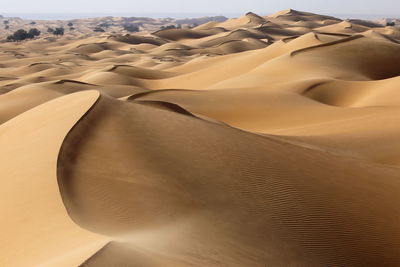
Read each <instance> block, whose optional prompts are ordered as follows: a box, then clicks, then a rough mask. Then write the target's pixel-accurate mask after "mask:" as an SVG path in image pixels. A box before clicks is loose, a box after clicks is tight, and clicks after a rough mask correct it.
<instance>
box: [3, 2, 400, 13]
mask: <svg viewBox="0 0 400 267" xmlns="http://www.w3.org/2000/svg"><path fill="white" fill-rule="evenodd" d="M0 4H1V5H0V14H1V13H3V14H4V13H109V14H111V13H132V14H140V13H163V14H165V13H190V14H193V13H203V14H204V13H210V14H228V13H244V12H247V11H253V12H256V13H257V12H258V13H261V14H267V13H271V12H275V11H278V10H282V9H287V8H293V9H297V10H303V11H311V12H320V13H326V14H393V15H400V14H398V13H400V0H331V1H323V0H303V1H301V0H272V1H268V0H225V1H222V0H195V1H194V0H62V1H60V0H0Z"/></svg>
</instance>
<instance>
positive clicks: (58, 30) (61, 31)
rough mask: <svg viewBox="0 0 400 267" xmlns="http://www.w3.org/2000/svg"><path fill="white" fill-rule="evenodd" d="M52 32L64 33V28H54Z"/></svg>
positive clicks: (55, 33) (56, 33)
mask: <svg viewBox="0 0 400 267" xmlns="http://www.w3.org/2000/svg"><path fill="white" fill-rule="evenodd" d="M53 34H54V35H64V28H62V27H61V28H56V29H55V30H54V31H53Z"/></svg>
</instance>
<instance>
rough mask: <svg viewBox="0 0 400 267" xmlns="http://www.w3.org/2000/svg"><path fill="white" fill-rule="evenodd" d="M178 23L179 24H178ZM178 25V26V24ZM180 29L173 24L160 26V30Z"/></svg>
mask: <svg viewBox="0 0 400 267" xmlns="http://www.w3.org/2000/svg"><path fill="white" fill-rule="evenodd" d="M179 25H180V24H179ZM179 25H178V26H179ZM181 27H182V26H181ZM170 29H180V28H178V27H177V26H175V25H168V26H161V30H170Z"/></svg>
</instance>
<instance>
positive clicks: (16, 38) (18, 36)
mask: <svg viewBox="0 0 400 267" xmlns="http://www.w3.org/2000/svg"><path fill="white" fill-rule="evenodd" d="M34 37H35V35H33V34H32V33H29V32H27V31H25V30H24V29H19V30H17V31H15V32H14V33H13V34H12V35H9V36H7V41H12V42H20V41H23V40H26V39H32V38H34Z"/></svg>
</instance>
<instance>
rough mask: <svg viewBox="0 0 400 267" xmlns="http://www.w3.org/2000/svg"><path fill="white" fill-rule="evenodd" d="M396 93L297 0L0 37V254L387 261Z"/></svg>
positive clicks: (87, 262)
mask: <svg viewBox="0 0 400 267" xmlns="http://www.w3.org/2000/svg"><path fill="white" fill-rule="evenodd" d="M142 19H143V18H142ZM91 21H93V20H91ZM101 21H102V20H100V19H98V21H97V22H101ZM188 21H189V22H193V21H190V20H188ZM170 22H171V21H167V22H165V21H164V22H163V21H162V20H158V21H157V23H159V24H156V25H157V27H158V26H160V25H162V23H164V24H165V25H167V24H168V23H170ZM399 90H400V28H399V27H398V26H386V25H382V24H378V23H376V22H368V21H362V20H346V21H342V20H340V19H337V18H334V17H329V16H323V15H317V14H312V13H307V12H300V11H296V10H284V11H281V12H278V13H275V14H272V15H269V16H259V15H257V14H254V13H251V12H250V13H247V14H246V15H244V16H242V17H239V18H235V19H229V20H226V21H210V22H206V23H204V24H202V25H199V26H197V27H193V28H189V27H183V28H181V29H167V30H157V31H151V32H149V31H141V32H139V33H136V34H126V33H118V32H116V33H111V32H105V33H100V34H92V33H90V34H87V33H85V32H80V33H79V34H76V33H68V32H67V33H66V34H65V35H64V36H63V37H57V38H56V37H48V36H44V37H41V38H38V39H35V40H31V41H24V42H19V43H5V42H4V43H0V147H1V150H0V151H1V152H0V172H1V177H0V183H1V184H0V185H1V186H0V200H1V201H0V214H1V220H0V237H1V241H2V242H1V245H0V266H11V267H14V266H16V267H19V266H21V267H25V266H48V267H56V266H57V267H58V266H66V267H67V266H90V267H91V266H94V267H98V266H100V267H112V266H115V267H120V266H139V267H142V266H143V267H164V266H166V267H175V266H176V267H189V266H210V267H213V266H235V267H236V266H238V267H239V266H255V267H257V266H260V267H262V266H304V267H308V266H398V264H399V262H400V253H399V251H400V224H399V218H400V205H399V203H400V138H399V137H400V124H399V123H398V121H399V117H400V91H399ZM398 201H399V202H398Z"/></svg>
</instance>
